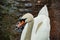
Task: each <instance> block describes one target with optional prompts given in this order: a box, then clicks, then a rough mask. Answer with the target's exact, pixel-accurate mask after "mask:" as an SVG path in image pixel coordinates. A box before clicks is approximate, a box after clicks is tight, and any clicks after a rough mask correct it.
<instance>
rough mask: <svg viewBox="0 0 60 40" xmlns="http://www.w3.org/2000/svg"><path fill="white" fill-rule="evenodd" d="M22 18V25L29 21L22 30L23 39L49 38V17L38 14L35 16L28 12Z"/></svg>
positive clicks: (44, 39)
mask: <svg viewBox="0 0 60 40" xmlns="http://www.w3.org/2000/svg"><path fill="white" fill-rule="evenodd" d="M21 19H22V21H21V23H20V25H19V26H20V27H21V26H22V25H23V24H26V23H27V24H26V26H25V28H24V30H23V32H22V35H21V40H49V35H50V34H49V33H50V20H49V17H47V16H46V15H38V16H37V17H36V18H33V15H31V14H30V13H27V14H25V15H24V16H23V17H22V18H21ZM23 21H24V22H23Z"/></svg>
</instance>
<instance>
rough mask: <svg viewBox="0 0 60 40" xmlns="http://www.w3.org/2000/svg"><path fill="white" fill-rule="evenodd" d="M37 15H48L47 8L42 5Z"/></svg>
mask: <svg viewBox="0 0 60 40" xmlns="http://www.w3.org/2000/svg"><path fill="white" fill-rule="evenodd" d="M38 15H46V16H49V14H48V9H47V6H46V5H44V7H43V8H42V9H41V10H40V11H39V13H38Z"/></svg>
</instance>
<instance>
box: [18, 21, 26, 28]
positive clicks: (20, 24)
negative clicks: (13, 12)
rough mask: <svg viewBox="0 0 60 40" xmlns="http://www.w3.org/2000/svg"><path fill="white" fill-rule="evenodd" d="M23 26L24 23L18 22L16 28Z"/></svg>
mask: <svg viewBox="0 0 60 40" xmlns="http://www.w3.org/2000/svg"><path fill="white" fill-rule="evenodd" d="M24 25H25V21H21V22H18V24H17V27H18V28H20V27H22V26H24Z"/></svg>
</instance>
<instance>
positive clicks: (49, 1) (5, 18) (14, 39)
mask: <svg viewBox="0 0 60 40" xmlns="http://www.w3.org/2000/svg"><path fill="white" fill-rule="evenodd" d="M44 5H47V7H48V12H49V17H50V20H51V32H50V39H51V40H60V0H0V40H20V36H21V33H20V32H17V31H15V30H14V29H15V24H16V22H17V20H18V18H19V17H21V16H22V15H24V14H25V13H28V12H29V13H31V14H33V15H34V17H36V16H37V15H38V13H39V11H40V9H41V8H42V7H43V6H44Z"/></svg>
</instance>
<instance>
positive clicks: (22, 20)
mask: <svg viewBox="0 0 60 40" xmlns="http://www.w3.org/2000/svg"><path fill="white" fill-rule="evenodd" d="M31 21H33V15H32V14H31V13H26V14H25V15H23V16H22V17H21V18H19V21H18V24H17V25H16V27H18V28H21V27H23V26H24V25H25V24H26V23H29V22H31Z"/></svg>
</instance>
